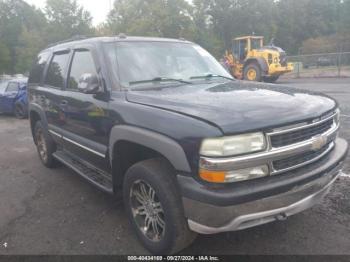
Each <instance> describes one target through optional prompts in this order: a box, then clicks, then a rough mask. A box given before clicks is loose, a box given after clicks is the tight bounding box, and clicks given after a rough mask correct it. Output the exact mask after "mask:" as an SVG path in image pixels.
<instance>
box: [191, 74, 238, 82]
mask: <svg viewBox="0 0 350 262" xmlns="http://www.w3.org/2000/svg"><path fill="white" fill-rule="evenodd" d="M214 77H219V78H225V79H228V80H231V81H235V79H234V78H231V77H227V76H222V75H215V74H207V75H203V76H192V77H190V79H209V78H214Z"/></svg>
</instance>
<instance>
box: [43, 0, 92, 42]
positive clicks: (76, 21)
mask: <svg viewBox="0 0 350 262" xmlns="http://www.w3.org/2000/svg"><path fill="white" fill-rule="evenodd" d="M45 15H46V18H47V23H48V26H47V30H46V32H47V41H48V42H56V41H60V40H64V39H67V38H71V37H73V36H77V35H91V34H93V29H92V17H91V14H90V13H89V12H88V11H86V10H84V8H83V7H81V6H79V5H78V4H77V1H76V0H47V1H46V7H45Z"/></svg>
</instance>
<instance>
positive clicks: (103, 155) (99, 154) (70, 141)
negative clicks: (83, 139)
mask: <svg viewBox="0 0 350 262" xmlns="http://www.w3.org/2000/svg"><path fill="white" fill-rule="evenodd" d="M49 132H50V134H52V135H55V136H57V137H59V138H61V139H63V140H64V141H66V142H69V143H71V144H73V145H76V146H78V147H80V148H82V149H85V150H87V151H89V152H91V153H93V154H95V155H98V156H99V157H103V158H105V157H106V154H102V153H100V152H97V151H95V150H93V149H91V148H89V147H87V146H84V145H82V144H79V143H78V142H76V141H73V140H72V139H69V138H67V137H65V136H63V135H60V134H58V133H57V132H55V131H53V130H51V129H50V130H49Z"/></svg>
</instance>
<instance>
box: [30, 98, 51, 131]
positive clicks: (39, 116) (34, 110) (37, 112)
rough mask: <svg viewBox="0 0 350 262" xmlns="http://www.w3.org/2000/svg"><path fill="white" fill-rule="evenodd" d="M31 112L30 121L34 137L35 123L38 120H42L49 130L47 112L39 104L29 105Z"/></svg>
mask: <svg viewBox="0 0 350 262" xmlns="http://www.w3.org/2000/svg"><path fill="white" fill-rule="evenodd" d="M28 111H29V113H28V116H29V121H30V129H31V131H32V135H33V137H34V127H35V123H36V122H37V121H39V120H40V121H41V122H42V124H43V126H44V128H45V130H46V131H48V124H47V119H46V116H45V113H44V111H43V109H42V108H41V107H40V106H39V105H33V104H31V105H29V109H28Z"/></svg>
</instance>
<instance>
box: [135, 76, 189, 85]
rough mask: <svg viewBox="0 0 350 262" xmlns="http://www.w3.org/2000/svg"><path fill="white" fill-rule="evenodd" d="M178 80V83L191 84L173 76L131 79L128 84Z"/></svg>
mask: <svg viewBox="0 0 350 262" xmlns="http://www.w3.org/2000/svg"><path fill="white" fill-rule="evenodd" d="M170 81H172V82H179V83H183V84H188V85H190V84H192V83H191V82H189V81H185V80H182V79H175V78H168V77H155V78H153V79H150V80H140V81H132V82H129V85H137V84H144V83H152V82H170Z"/></svg>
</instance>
